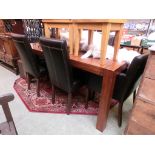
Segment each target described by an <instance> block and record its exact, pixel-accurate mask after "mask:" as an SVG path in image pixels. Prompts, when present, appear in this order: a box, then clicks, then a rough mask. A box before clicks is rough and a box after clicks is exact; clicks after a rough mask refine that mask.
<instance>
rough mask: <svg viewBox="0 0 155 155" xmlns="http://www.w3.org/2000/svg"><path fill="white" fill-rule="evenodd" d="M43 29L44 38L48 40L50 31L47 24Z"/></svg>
mask: <svg viewBox="0 0 155 155" xmlns="http://www.w3.org/2000/svg"><path fill="white" fill-rule="evenodd" d="M44 29H45V37H47V38H50V30H49V26H48V24H46V23H45V24H44Z"/></svg>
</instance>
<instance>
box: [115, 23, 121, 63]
mask: <svg viewBox="0 0 155 155" xmlns="http://www.w3.org/2000/svg"><path fill="white" fill-rule="evenodd" d="M122 32H123V24H122V25H121V28H120V30H119V31H116V35H115V41H114V55H113V60H114V61H116V60H117V54H118V50H119V48H120V41H121V38H122Z"/></svg>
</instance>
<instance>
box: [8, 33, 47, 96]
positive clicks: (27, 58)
mask: <svg viewBox="0 0 155 155" xmlns="http://www.w3.org/2000/svg"><path fill="white" fill-rule="evenodd" d="M11 36H12V39H13V41H14V43H15V46H16V48H17V51H18V53H19V55H20V58H21V60H22V63H23V66H24V70H25V72H26V78H27V82H28V89H30V83H31V79H32V77H33V78H34V79H35V80H36V82H37V89H36V93H37V96H38V97H39V96H40V85H39V84H40V79H41V77H42V76H43V75H44V74H45V73H46V66H44V65H43V64H42V63H41V62H40V61H39V58H38V56H37V55H35V54H34V53H33V50H32V48H31V46H30V43H29V42H28V40H27V38H26V36H25V35H21V34H11Z"/></svg>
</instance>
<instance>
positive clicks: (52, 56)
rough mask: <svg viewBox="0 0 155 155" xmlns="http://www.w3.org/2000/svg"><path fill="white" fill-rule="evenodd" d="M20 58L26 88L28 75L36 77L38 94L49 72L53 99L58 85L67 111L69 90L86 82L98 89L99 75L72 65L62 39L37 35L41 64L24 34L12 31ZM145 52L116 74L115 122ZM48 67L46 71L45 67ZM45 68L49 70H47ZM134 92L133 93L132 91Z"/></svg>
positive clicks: (134, 83)
mask: <svg viewBox="0 0 155 155" xmlns="http://www.w3.org/2000/svg"><path fill="white" fill-rule="evenodd" d="M12 38H13V41H14V43H15V45H16V48H17V50H18V53H19V55H20V58H21V60H22V62H23V64H24V69H25V71H26V74H27V82H28V89H30V81H31V76H33V77H34V78H35V79H36V81H37V95H38V96H39V95H40V93H39V92H40V87H39V81H40V78H41V77H42V75H45V74H49V78H50V81H51V84H52V102H53V103H54V102H55V87H58V88H60V89H62V90H64V91H65V92H67V93H68V102H67V104H66V105H67V106H66V113H67V114H69V113H70V110H71V102H72V101H71V99H72V93H74V92H75V91H76V90H78V89H79V88H80V87H81V86H83V85H87V88H88V90H91V91H95V92H100V91H101V85H102V77H100V76H97V75H94V74H91V73H88V72H84V71H80V70H76V69H73V68H72V66H71V65H70V63H69V54H68V51H67V44H66V41H65V40H56V39H47V38H44V37H41V38H40V44H41V46H42V49H43V53H44V57H45V62H46V66H47V68H46V67H45V65H42V64H41V63H40V62H39V61H38V59H37V56H36V55H35V54H34V53H33V51H32V49H31V46H30V44H29V42H28V41H27V39H26V37H25V36H24V35H19V34H12ZM147 57H148V55H147V54H144V55H140V56H137V57H135V58H134V60H133V61H132V63H131V65H130V66H129V67H128V68H127V69H126V70H125V71H123V72H122V73H121V74H120V75H118V76H117V78H116V83H115V87H114V92H113V98H114V99H115V100H117V102H118V103H119V106H118V107H119V108H118V125H119V126H121V123H122V107H123V102H124V101H125V100H126V99H127V98H128V97H129V95H130V94H131V93H132V92H134V94H135V90H136V87H137V85H138V81H139V79H140V77H141V75H142V73H143V71H144V67H145V64H146V61H147ZM47 70H48V71H47ZM47 72H48V73H47ZM87 92H88V93H87V94H86V108H87V107H88V106H89V105H88V98H89V92H90V91H87ZM134 96H135V95H134Z"/></svg>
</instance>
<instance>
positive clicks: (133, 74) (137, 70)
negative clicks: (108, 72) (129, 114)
mask: <svg viewBox="0 0 155 155" xmlns="http://www.w3.org/2000/svg"><path fill="white" fill-rule="evenodd" d="M147 58H148V54H142V55H139V56H136V57H135V58H134V59H133V61H132V62H131V64H130V66H129V68H128V70H127V72H126V75H125V78H124V79H123V78H122V79H121V80H122V81H121V82H118V83H119V85H120V83H121V85H120V87H122V88H120V92H119V93H120V95H118V96H119V97H118V98H119V101H120V102H124V101H125V100H126V99H127V98H128V97H129V95H130V94H131V93H132V92H133V91H134V90H135V88H136V87H137V86H138V84H139V81H140V77H141V75H142V73H143V72H144V68H145V65H146V62H147ZM120 76H122V75H121V74H120ZM118 78H119V77H118ZM116 84H117V83H116ZM117 91H118V90H117ZM116 93H117V92H116Z"/></svg>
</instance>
